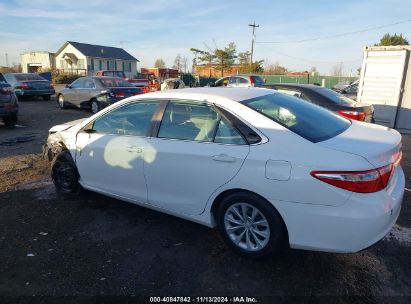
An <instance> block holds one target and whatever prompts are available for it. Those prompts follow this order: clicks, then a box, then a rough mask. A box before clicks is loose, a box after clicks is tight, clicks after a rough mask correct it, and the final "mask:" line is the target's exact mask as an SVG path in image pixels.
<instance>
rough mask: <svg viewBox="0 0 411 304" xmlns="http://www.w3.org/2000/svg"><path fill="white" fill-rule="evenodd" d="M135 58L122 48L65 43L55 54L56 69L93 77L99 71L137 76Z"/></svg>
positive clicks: (72, 42)
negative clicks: (121, 72)
mask: <svg viewBox="0 0 411 304" xmlns="http://www.w3.org/2000/svg"><path fill="white" fill-rule="evenodd" d="M137 62H139V61H138V60H137V59H136V58H135V57H133V56H132V55H130V54H129V53H127V52H126V51H125V50H124V49H122V48H116V47H110V46H102V45H94V44H87V43H80V42H74V41H67V42H66V43H64V45H63V46H62V47H61V48H60V49H59V50H58V51H57V52H56V53H55V63H56V69H58V70H61V71H65V72H69V73H78V74H80V75H95V73H96V72H97V71H99V70H113V71H124V73H125V74H126V75H127V77H133V76H135V75H136V74H137Z"/></svg>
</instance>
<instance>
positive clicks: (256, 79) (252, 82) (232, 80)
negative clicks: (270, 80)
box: [213, 75, 265, 88]
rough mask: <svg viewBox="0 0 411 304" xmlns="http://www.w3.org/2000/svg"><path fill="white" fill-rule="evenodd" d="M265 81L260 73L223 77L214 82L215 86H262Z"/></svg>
mask: <svg viewBox="0 0 411 304" xmlns="http://www.w3.org/2000/svg"><path fill="white" fill-rule="evenodd" d="M264 84H265V81H264V79H263V78H261V76H258V75H233V76H227V77H222V78H220V79H218V80H217V81H216V82H215V83H214V85H213V86H214V87H236V88H239V87H260V86H263V85H264Z"/></svg>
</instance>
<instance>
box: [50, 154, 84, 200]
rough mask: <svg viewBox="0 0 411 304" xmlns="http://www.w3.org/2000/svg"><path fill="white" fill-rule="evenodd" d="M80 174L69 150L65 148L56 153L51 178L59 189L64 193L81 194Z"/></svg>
mask: <svg viewBox="0 0 411 304" xmlns="http://www.w3.org/2000/svg"><path fill="white" fill-rule="evenodd" d="M79 177H80V175H79V173H78V171H77V167H76V164H75V163H74V161H73V158H72V157H71V154H70V152H69V151H67V150H64V151H62V152H60V153H59V154H58V155H56V156H55V157H54V159H53V161H52V163H51V178H52V180H53V183H54V186H55V187H56V189H57V191H59V192H61V193H64V194H79V193H80V191H81V186H80V184H79V182H78V179H79Z"/></svg>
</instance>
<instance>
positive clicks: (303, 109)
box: [242, 93, 351, 143]
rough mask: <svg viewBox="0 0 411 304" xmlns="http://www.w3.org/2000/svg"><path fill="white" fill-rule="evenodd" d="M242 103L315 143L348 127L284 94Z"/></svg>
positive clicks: (338, 118) (328, 113)
mask: <svg viewBox="0 0 411 304" xmlns="http://www.w3.org/2000/svg"><path fill="white" fill-rule="evenodd" d="M242 103H243V104H244V105H246V106H248V107H250V108H252V109H254V110H255V111H257V112H259V113H261V114H263V115H265V116H267V117H269V118H270V119H272V120H273V121H275V122H277V123H279V124H280V125H282V126H284V127H285V128H287V129H289V130H290V131H292V132H294V133H296V134H298V135H300V136H302V137H304V138H305V139H307V140H309V141H311V142H314V143H316V142H320V141H324V140H327V139H330V138H332V137H334V136H337V135H338V134H340V133H342V132H344V131H345V130H347V129H348V128H349V127H350V125H351V122H350V121H349V120H348V119H345V118H343V117H342V116H340V115H337V114H334V113H333V112H331V111H328V110H326V109H324V108H322V107H319V106H316V105H313V104H311V103H309V102H306V101H303V100H301V99H299V98H296V97H293V96H288V95H284V94H279V93H274V94H269V95H265V96H260V97H257V98H253V99H248V100H244V101H242Z"/></svg>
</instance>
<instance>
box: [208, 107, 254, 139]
mask: <svg viewBox="0 0 411 304" xmlns="http://www.w3.org/2000/svg"><path fill="white" fill-rule="evenodd" d="M215 107H216V109H217V110H218V112H219V114H220V115H221V116H223V117H224V118H225V119H227V120H228V121H229V122H230V123H231V125H232V127H233V128H234V129H236V130H237V132H238V133H239V134H240V135H241V136H242V137H243V139H244V140H245V142H246V143H247V144H248V145H253V144H258V143H260V142H261V141H262V138H261V136H260V135H258V133H257V132H255V131H254V130H253V129H251V128H250V127H249V126H247V125H246V124H245V123H244V122H242V121H241V120H240V119H239V118H237V117H236V116H235V115H234V114H232V113H230V112H229V111H227V110H226V109H224V108H222V107H219V106H215Z"/></svg>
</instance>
